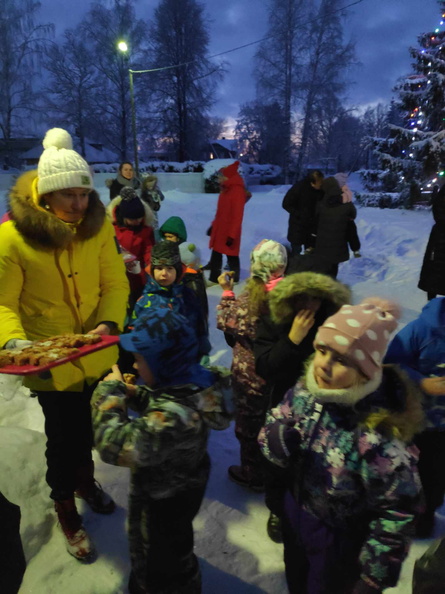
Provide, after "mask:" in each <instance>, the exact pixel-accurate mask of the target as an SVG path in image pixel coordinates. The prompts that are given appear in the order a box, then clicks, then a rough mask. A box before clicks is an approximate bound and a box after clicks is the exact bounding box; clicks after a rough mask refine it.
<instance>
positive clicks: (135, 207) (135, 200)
mask: <svg viewBox="0 0 445 594" xmlns="http://www.w3.org/2000/svg"><path fill="white" fill-rule="evenodd" d="M120 197H121V198H122V200H121V202H120V204H119V213H120V215H121V217H122V218H123V219H142V218H143V217H144V216H145V209H144V205H143V204H142V202H141V201H140V199H139V197H138V195H137V194H136V192H135V190H133V188H130V187H129V186H126V187H124V188H122V189H121V191H120Z"/></svg>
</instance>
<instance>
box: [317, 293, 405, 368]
mask: <svg viewBox="0 0 445 594" xmlns="http://www.w3.org/2000/svg"><path fill="white" fill-rule="evenodd" d="M399 317H400V310H399V308H398V306H397V305H396V304H395V303H393V302H391V301H385V300H384V299H380V298H379V297H369V298H367V299H364V300H363V301H362V303H360V305H343V306H342V307H341V308H340V309H339V311H338V312H337V313H336V314H334V315H333V316H331V317H329V318H327V320H326V321H325V322H324V324H323V325H322V326H320V328H319V329H318V332H317V335H316V337H315V341H314V346H315V347H317V346H328V347H330V348H331V349H333V350H335V351H337V352H338V353H340V354H341V355H344V356H345V357H346V358H347V359H349V361H351V363H353V364H354V365H355V366H356V367H357V368H358V369H359V370H360V371H361V372H362V373H363V375H365V376H366V377H367V378H369V379H374V378H375V377H376V374H377V373H379V372H380V369H381V366H382V360H383V357H384V355H385V352H386V348H387V346H388V342H389V339H390V335H391V333H392V332H393V331H394V330H395V329H396V328H397V320H398V318H399Z"/></svg>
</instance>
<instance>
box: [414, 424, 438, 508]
mask: <svg viewBox="0 0 445 594" xmlns="http://www.w3.org/2000/svg"><path fill="white" fill-rule="evenodd" d="M414 443H415V444H416V446H417V447H418V448H419V462H418V465H417V467H418V469H419V475H420V480H421V481H422V487H423V493H424V496H425V504H426V510H425V511H426V513H434V511H435V510H436V509H437V508H438V507H440V506H441V505H442V503H443V498H444V495H445V470H444V459H445V431H438V430H434V429H433V430H431V431H423V433H420V434H419V435H417V436H416V437H415V438H414Z"/></svg>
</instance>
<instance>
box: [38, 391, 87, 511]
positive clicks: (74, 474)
mask: <svg viewBox="0 0 445 594" xmlns="http://www.w3.org/2000/svg"><path fill="white" fill-rule="evenodd" d="M95 387H96V384H93V385H92V386H85V388H84V391H83V392H43V391H36V392H35V394H37V398H38V400H39V403H40V406H41V407H42V410H43V414H44V415H45V433H46V437H47V442H46V462H47V467H48V470H47V473H46V482H47V483H48V485H49V486H50V488H51V494H50V497H51V498H52V499H55V500H56V501H62V500H64V499H69V498H70V497H72V496H73V494H74V491H75V490H76V486H77V484H76V483H77V482H78V473H79V469H81V468H86V467H90V468H92V460H93V458H92V452H91V450H92V448H93V427H92V423H91V408H90V400H91V396H92V393H93V391H94V388H95Z"/></svg>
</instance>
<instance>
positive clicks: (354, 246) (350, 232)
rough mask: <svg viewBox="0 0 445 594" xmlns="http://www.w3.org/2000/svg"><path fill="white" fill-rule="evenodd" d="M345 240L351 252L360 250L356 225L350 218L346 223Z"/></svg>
mask: <svg viewBox="0 0 445 594" xmlns="http://www.w3.org/2000/svg"><path fill="white" fill-rule="evenodd" d="M346 241H347V242H348V244H349V247H350V248H351V250H352V251H353V252H358V251H360V248H361V243H360V239H359V237H358V232H357V225H356V224H355V221H353V220H352V219H349V220H348V224H347V225H346Z"/></svg>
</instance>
